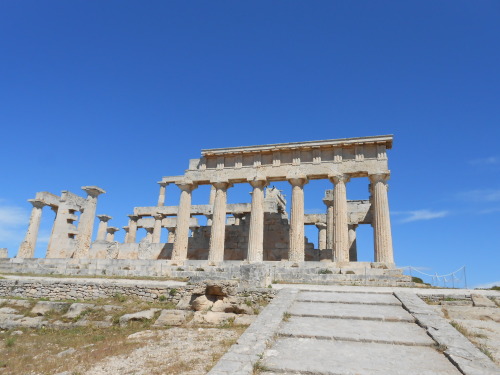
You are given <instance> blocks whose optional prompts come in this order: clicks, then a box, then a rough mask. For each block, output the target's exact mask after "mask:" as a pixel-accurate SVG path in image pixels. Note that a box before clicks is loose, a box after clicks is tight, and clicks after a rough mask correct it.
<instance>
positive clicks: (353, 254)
mask: <svg viewBox="0 0 500 375" xmlns="http://www.w3.org/2000/svg"><path fill="white" fill-rule="evenodd" d="M357 227H358V224H349V226H348V228H349V262H357V261H358V246H357V244H356V228H357Z"/></svg>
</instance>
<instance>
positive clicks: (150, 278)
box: [0, 272, 189, 282]
mask: <svg viewBox="0 0 500 375" xmlns="http://www.w3.org/2000/svg"><path fill="white" fill-rule="evenodd" d="M2 275H9V276H28V277H53V278H57V279H113V280H115V279H117V280H154V281H183V282H187V281H188V280H189V279H188V278H187V277H166V276H106V275H61V274H38V273H5V272H4V273H2ZM2 278H4V277H1V276H0V279H2Z"/></svg>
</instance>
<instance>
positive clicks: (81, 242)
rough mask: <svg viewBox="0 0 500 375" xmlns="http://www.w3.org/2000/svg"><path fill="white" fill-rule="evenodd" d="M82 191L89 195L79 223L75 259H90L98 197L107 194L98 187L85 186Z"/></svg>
mask: <svg viewBox="0 0 500 375" xmlns="http://www.w3.org/2000/svg"><path fill="white" fill-rule="evenodd" d="M82 190H83V191H85V192H86V193H87V194H88V195H87V199H86V200H85V206H84V209H83V212H82V213H81V215H80V220H79V222H78V235H77V236H76V246H75V253H74V254H73V258H88V256H89V249H90V242H91V241H92V230H93V228H94V217H95V210H96V206H97V197H98V196H99V194H103V193H105V191H104V190H103V189H101V188H99V187H97V186H83V187H82Z"/></svg>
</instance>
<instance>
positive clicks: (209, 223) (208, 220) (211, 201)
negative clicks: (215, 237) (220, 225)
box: [207, 186, 216, 226]
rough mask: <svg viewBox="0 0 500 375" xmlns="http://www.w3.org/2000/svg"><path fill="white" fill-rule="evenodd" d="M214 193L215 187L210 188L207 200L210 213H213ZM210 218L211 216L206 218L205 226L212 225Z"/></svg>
mask: <svg viewBox="0 0 500 375" xmlns="http://www.w3.org/2000/svg"><path fill="white" fill-rule="evenodd" d="M215 191H216V189H215V187H214V186H212V187H211V188H210V197H209V199H208V205H209V206H210V208H211V209H212V213H213V212H214V202H215ZM212 217H213V215H208V216H207V226H210V225H212Z"/></svg>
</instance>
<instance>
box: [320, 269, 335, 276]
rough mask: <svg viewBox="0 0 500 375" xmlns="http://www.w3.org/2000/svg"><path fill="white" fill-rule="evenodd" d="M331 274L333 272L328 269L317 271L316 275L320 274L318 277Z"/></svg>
mask: <svg viewBox="0 0 500 375" xmlns="http://www.w3.org/2000/svg"><path fill="white" fill-rule="evenodd" d="M331 273H333V271H331V270H329V269H328V268H323V269H321V270H319V271H318V274H320V275H328V274H331Z"/></svg>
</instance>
